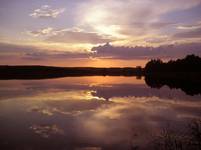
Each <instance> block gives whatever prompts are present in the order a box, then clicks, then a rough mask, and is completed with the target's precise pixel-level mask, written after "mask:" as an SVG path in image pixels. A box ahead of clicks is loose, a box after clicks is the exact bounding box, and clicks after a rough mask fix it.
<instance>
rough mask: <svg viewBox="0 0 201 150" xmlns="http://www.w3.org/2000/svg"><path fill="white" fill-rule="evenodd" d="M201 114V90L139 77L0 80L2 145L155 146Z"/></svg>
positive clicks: (54, 149) (90, 149)
mask: <svg viewBox="0 0 201 150" xmlns="http://www.w3.org/2000/svg"><path fill="white" fill-rule="evenodd" d="M200 118H201V95H196V96H189V95H186V94H185V93H184V92H183V91H181V90H179V89H177V90H176V89H169V88H168V87H166V86H163V87H162V88H161V89H154V88H150V87H148V86H147V85H146V84H145V81H144V79H136V78H135V77H72V78H71V77H68V78H60V79H50V80H49V79H48V80H8V81H3V80H2V81H0V149H1V150H4V149H5V150H7V149H12V150H127V149H128V150H130V149H152V148H153V149H154V148H155V147H157V146H159V145H157V140H158V137H162V136H163V133H164V131H171V133H172V134H173V133H174V135H177V136H179V135H180V134H183V133H186V132H187V131H188V127H189V123H190V122H191V121H192V120H197V119H200ZM162 138H163V137H162Z"/></svg>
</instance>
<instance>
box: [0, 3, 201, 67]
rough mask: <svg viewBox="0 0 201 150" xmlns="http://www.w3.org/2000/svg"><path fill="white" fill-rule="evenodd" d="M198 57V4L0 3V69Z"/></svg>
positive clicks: (200, 25)
mask: <svg viewBox="0 0 201 150" xmlns="http://www.w3.org/2000/svg"><path fill="white" fill-rule="evenodd" d="M192 53H193V54H196V55H200V56H201V0H0V65H54V66H95V67H116V66H119V67H125V66H131V67H132V66H133V67H134V66H138V65H142V66H143V65H144V64H145V63H146V62H147V61H148V60H149V59H151V58H161V59H164V60H169V59H175V58H180V57H184V56H185V55H187V54H192Z"/></svg>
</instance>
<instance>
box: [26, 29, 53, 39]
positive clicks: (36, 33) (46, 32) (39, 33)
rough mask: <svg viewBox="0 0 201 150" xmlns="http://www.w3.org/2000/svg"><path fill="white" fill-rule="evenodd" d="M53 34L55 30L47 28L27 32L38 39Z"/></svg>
mask: <svg viewBox="0 0 201 150" xmlns="http://www.w3.org/2000/svg"><path fill="white" fill-rule="evenodd" d="M52 32H53V28H51V27H47V28H43V29H39V30H35V31H27V33H28V34H29V35H31V36H34V37H38V36H46V35H49V34H50V33H52Z"/></svg>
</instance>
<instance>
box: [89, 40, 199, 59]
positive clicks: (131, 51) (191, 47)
mask: <svg viewBox="0 0 201 150" xmlns="http://www.w3.org/2000/svg"><path fill="white" fill-rule="evenodd" d="M92 51H93V52H95V54H94V56H95V57H103V58H104V57H106V58H113V59H151V58H178V57H183V56H185V55H187V54H196V55H200V56H201V43H190V44H174V45H163V46H159V47H143V46H136V47H125V46H120V47H115V46H112V45H110V44H105V45H103V46H98V47H94V48H92Z"/></svg>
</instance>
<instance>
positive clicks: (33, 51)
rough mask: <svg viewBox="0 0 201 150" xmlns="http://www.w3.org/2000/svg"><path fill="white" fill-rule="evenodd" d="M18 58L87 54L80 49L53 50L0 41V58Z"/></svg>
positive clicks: (80, 56)
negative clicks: (79, 50) (78, 50)
mask: <svg viewBox="0 0 201 150" xmlns="http://www.w3.org/2000/svg"><path fill="white" fill-rule="evenodd" d="M13 57H14V59H15V58H19V59H23V60H36V61H37V60H47V59H69V58H72V59H80V58H88V57H89V54H88V53H86V52H84V51H82V52H80V53H78V52H70V51H65V50H60V51H53V50H51V51H50V50H48V49H41V48H37V47H35V46H26V45H17V44H9V43H0V58H2V59H10V58H13ZM0 62H1V61H0Z"/></svg>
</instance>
